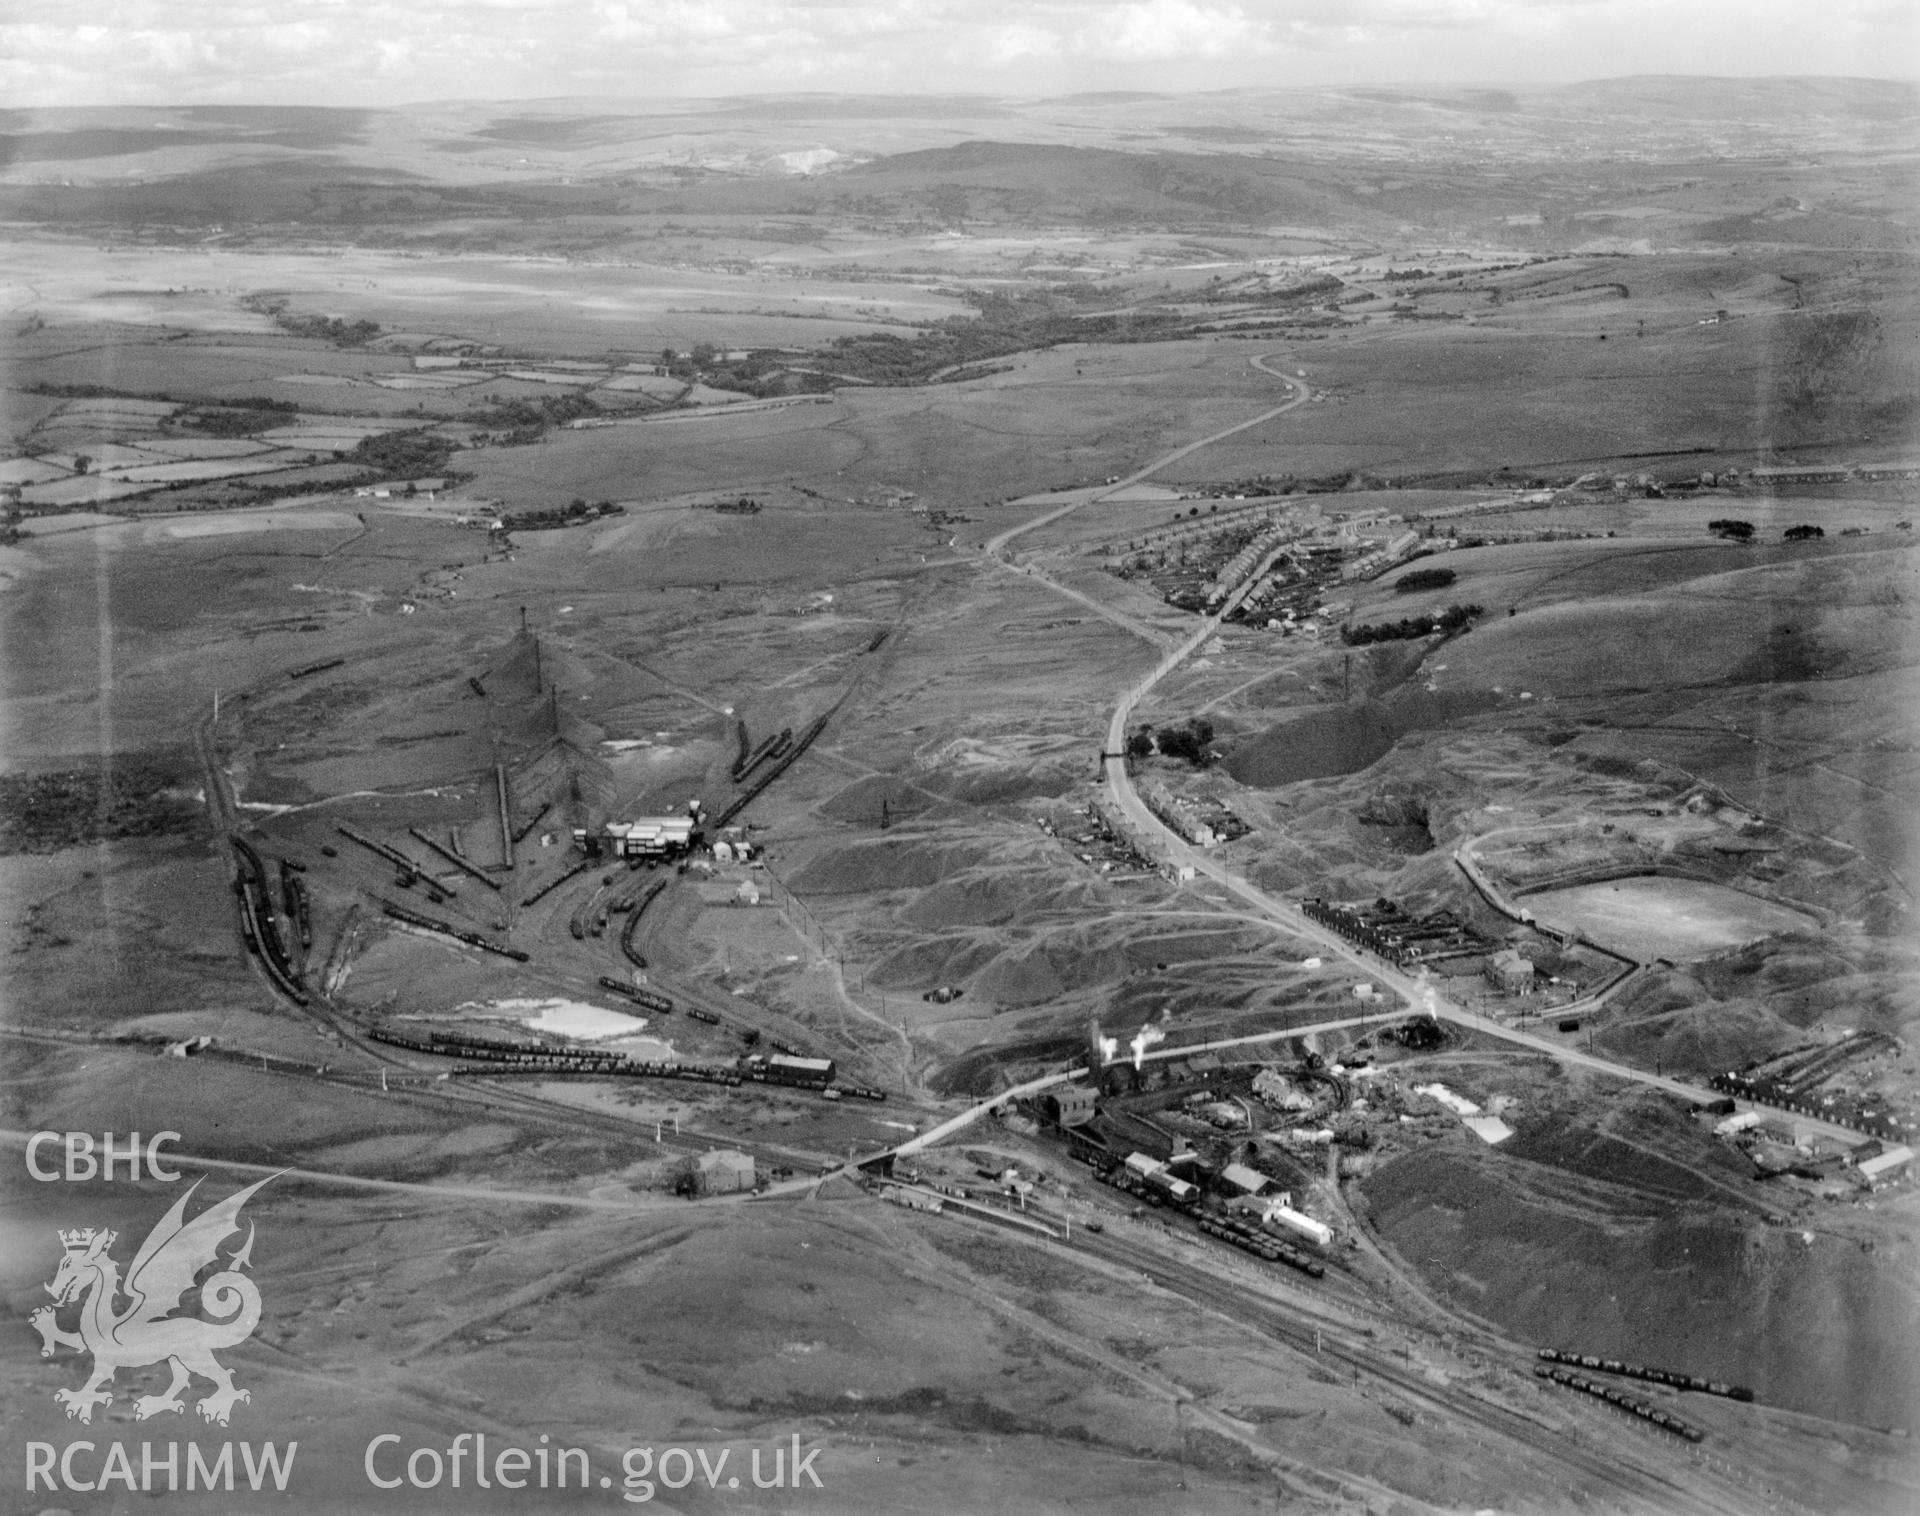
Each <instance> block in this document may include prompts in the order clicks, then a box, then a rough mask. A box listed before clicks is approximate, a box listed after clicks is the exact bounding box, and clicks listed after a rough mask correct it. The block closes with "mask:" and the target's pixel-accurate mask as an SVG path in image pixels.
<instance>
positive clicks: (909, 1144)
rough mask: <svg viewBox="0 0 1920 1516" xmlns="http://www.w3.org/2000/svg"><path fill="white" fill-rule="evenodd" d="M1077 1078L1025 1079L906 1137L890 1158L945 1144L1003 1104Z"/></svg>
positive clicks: (1074, 1071) (1072, 1073) (1075, 1075)
mask: <svg viewBox="0 0 1920 1516" xmlns="http://www.w3.org/2000/svg"><path fill="white" fill-rule="evenodd" d="M1079 1077H1080V1070H1079V1069H1072V1070H1069V1071H1068V1072H1067V1073H1064V1074H1043V1075H1041V1076H1040V1077H1039V1078H1038V1079H1029V1080H1028V1081H1027V1082H1026V1083H1025V1084H1016V1085H1015V1086H1014V1087H1013V1088H1012V1089H1010V1090H1002V1091H1000V1093H999V1094H997V1095H994V1096H992V1097H990V1098H989V1099H986V1100H982V1101H981V1102H980V1103H979V1104H978V1105H973V1106H969V1107H968V1108H967V1109H966V1110H964V1111H962V1112H961V1113H960V1114H959V1115H958V1116H949V1117H948V1118H947V1119H946V1120H945V1121H943V1122H941V1123H940V1125H938V1126H935V1127H928V1128H927V1130H926V1131H924V1132H922V1133H921V1134H920V1135H919V1136H918V1137H909V1138H908V1139H907V1140H906V1141H905V1142H903V1143H901V1144H900V1145H899V1146H898V1147H896V1148H894V1149H893V1153H894V1156H895V1157H898V1156H900V1155H901V1154H903V1153H917V1152H919V1151H920V1149H922V1148H926V1147H932V1146H933V1144H934V1143H936V1142H943V1141H945V1140H946V1139H947V1138H949V1137H951V1136H952V1135H953V1134H954V1133H955V1132H957V1131H959V1130H960V1129H961V1128H962V1127H964V1126H971V1125H972V1124H973V1123H974V1122H976V1121H978V1120H979V1119H980V1118H981V1117H982V1116H984V1115H986V1114H987V1112H988V1111H990V1110H992V1109H993V1108H994V1107H995V1106H997V1105H999V1104H1001V1103H1002V1102H1003V1101H1008V1100H1017V1099H1018V1098H1019V1097H1020V1096H1022V1095H1031V1094H1033V1093H1034V1092H1035V1091H1036V1090H1044V1089H1046V1088H1047V1087H1048V1086H1050V1085H1055V1084H1065V1083H1066V1082H1067V1081H1068V1080H1070V1079H1078V1078H1079Z"/></svg>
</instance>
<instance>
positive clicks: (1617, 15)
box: [0, 0, 1917, 105]
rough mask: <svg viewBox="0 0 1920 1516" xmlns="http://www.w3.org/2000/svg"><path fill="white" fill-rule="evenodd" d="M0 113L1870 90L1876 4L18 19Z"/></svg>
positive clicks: (1881, 52) (1290, 1)
mask: <svg viewBox="0 0 1920 1516" xmlns="http://www.w3.org/2000/svg"><path fill="white" fill-rule="evenodd" d="M0 14H4V17H5V19H4V21H0V98H4V99H5V100H6V102H7V103H8V104H10V105H60V104H80V103H90V104H111V103H131V102H151V103H170V102H184V103H193V102H202V101H204V102H238V101H254V102H267V103H271V102H282V103H312V104H342V105H388V104H399V103H403V102H406V101H413V100H430V99H447V98H494V99H513V98H529V97H538V96H542V95H553V94H570V93H598V94H612V95H660V94H678V95H702V94H727V93H738V92H747V91H753V92H769V91H780V90H789V89H834V90H845V91H876V92H892V91H904V92H923V91H937V92H941V93H948V92H956V91H974V92H982V93H1034V92H1048V91H1053V90H1073V89H1100V88H1111V87H1127V88H1159V89H1191V88H1209V87H1215V88H1217V87H1226V86H1233V85H1246V84H1283V83H1292V84H1304V83H1314V82H1321V81H1325V82H1351V81H1355V80H1361V79H1369V78H1372V79H1396V80H1420V79H1430V80H1435V81H1449V80H1476V81H1487V80H1508V81H1513V82H1526V81H1527V80H1529V79H1541V80H1549V79H1572V78H1583V77H1596V76H1601V75H1606V74H1612V73H1626V72H1649V71H1658V72H1673V73H1689V72H1735V73H1768V72H1776V73H1801V72H1832V73H1856V74H1886V73H1888V72H1894V71H1907V70H1910V69H1911V68H1912V66H1913V64H1914V62H1915V59H1916V56H1917V55H1916V53H1915V51H1914V49H1913V40H1914V30H1913V19H1912V15H1911V8H1910V7H1907V6H1899V5H1894V4H1891V3H1889V0H1826V3H1823V4H1822V5H1820V6H1817V7H1815V6H1808V5H1806V4H1805V3H1804V0H1745V3H1742V4H1735V3H1733V0H1690V3H1689V4H1688V5H1686V6H1683V7H1682V6H1674V5H1672V4H1671V0H1120V3H1115V0H414V3H408V0H301V3H300V4H299V5H297V6H296V5H293V4H291V3H289V0H10V3H9V4H8V5H7V6H6V8H5V10H4V12H3V13H0Z"/></svg>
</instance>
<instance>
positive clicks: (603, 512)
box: [500, 497, 626, 532]
mask: <svg viewBox="0 0 1920 1516" xmlns="http://www.w3.org/2000/svg"><path fill="white" fill-rule="evenodd" d="M625 513H626V507H625V506H620V505H615V504H614V503H613V502H612V501H611V500H602V501H600V502H598V503H597V504H594V505H588V504H587V502H586V501H584V500H582V499H579V498H578V497H575V498H574V499H573V500H572V501H570V502H569V503H568V504H567V506H566V508H565V509H564V510H556V511H518V512H515V513H513V514H511V515H507V516H502V517H501V518H500V526H501V529H502V530H504V531H509V532H544V531H552V530H554V529H556V528H558V527H565V526H584V525H586V524H587V523H588V522H590V521H598V520H599V519H600V518H601V517H602V516H620V515H624V514H625Z"/></svg>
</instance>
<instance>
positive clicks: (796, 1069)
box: [746, 1053, 833, 1090]
mask: <svg viewBox="0 0 1920 1516" xmlns="http://www.w3.org/2000/svg"><path fill="white" fill-rule="evenodd" d="M746 1065H747V1068H748V1069H749V1071H752V1072H758V1073H762V1074H764V1075H766V1079H767V1082H768V1083H769V1084H787V1085H792V1086H794V1087H796V1088H799V1089H813V1090H824V1089H825V1088H826V1087H827V1086H828V1085H830V1084H832V1083H833V1060H832V1059H831V1058H795V1057H793V1056H792V1055H791V1054H788V1053H775V1054H774V1055H773V1056H772V1057H770V1058H762V1057H760V1056H759V1055H758V1054H754V1055H753V1056H751V1057H749V1058H748V1059H747V1060H746Z"/></svg>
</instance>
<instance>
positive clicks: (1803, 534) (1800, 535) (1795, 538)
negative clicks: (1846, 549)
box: [1780, 522, 1827, 542]
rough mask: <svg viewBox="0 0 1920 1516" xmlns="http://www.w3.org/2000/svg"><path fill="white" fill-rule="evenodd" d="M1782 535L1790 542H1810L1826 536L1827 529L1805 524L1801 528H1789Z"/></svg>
mask: <svg viewBox="0 0 1920 1516" xmlns="http://www.w3.org/2000/svg"><path fill="white" fill-rule="evenodd" d="M1780 535H1781V536H1783V537H1785V538H1786V539H1787V541H1789V542H1808V541H1811V540H1812V539H1813V538H1815V537H1824V536H1826V535H1827V529H1826V528H1825V527H1822V526H1808V525H1807V524H1805V523H1804V522H1803V523H1801V524H1800V525H1799V526H1790V527H1788V528H1787V529H1786V530H1785V531H1784V532H1782V533H1781V534H1780Z"/></svg>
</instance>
